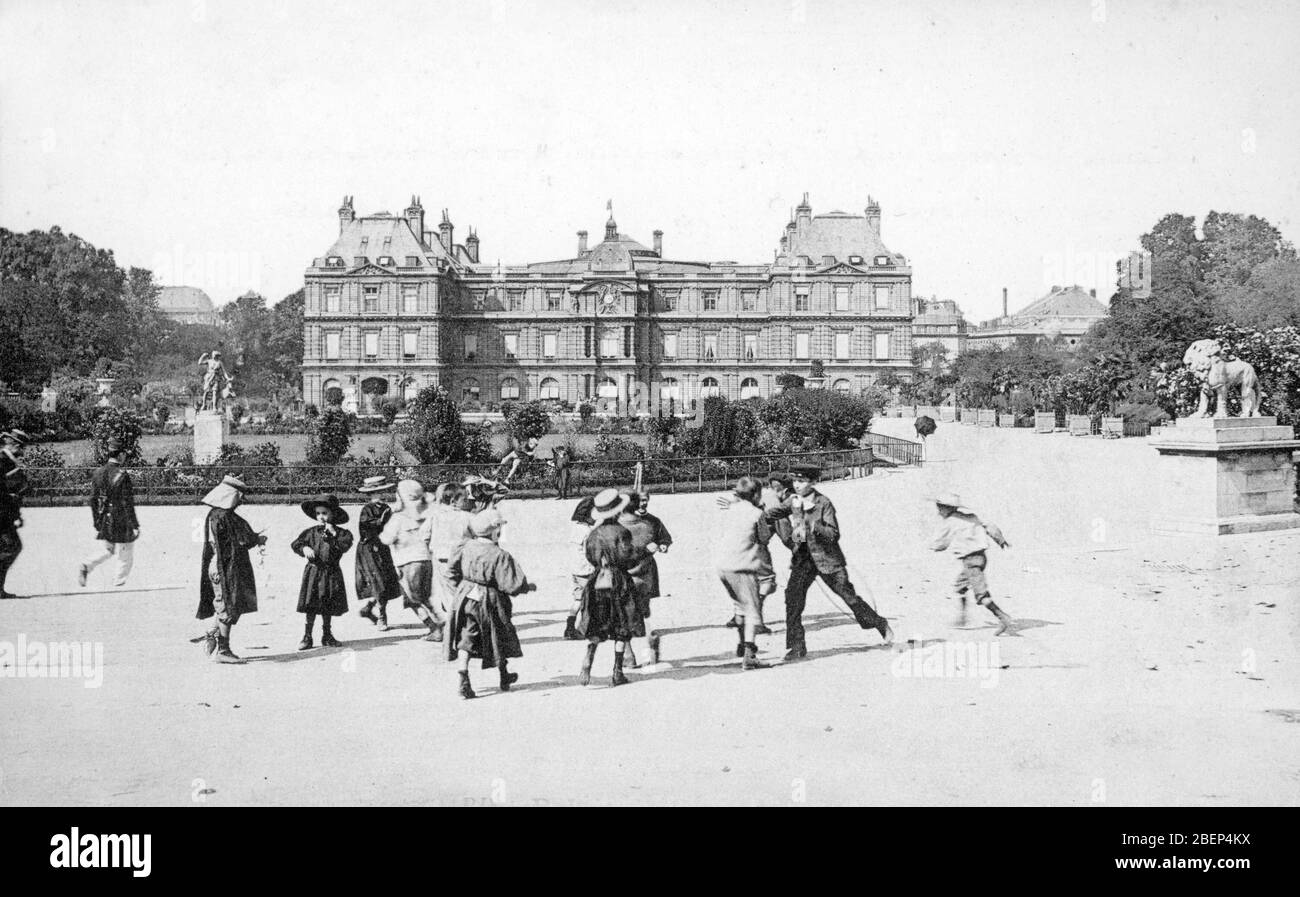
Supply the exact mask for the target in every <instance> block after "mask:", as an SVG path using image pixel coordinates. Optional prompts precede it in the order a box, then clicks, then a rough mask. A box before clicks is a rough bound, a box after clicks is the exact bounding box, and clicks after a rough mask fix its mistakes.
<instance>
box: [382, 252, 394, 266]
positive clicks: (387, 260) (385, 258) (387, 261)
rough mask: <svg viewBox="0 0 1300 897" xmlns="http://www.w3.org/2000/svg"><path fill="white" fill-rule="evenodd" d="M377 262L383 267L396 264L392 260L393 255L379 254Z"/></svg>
mask: <svg viewBox="0 0 1300 897" xmlns="http://www.w3.org/2000/svg"><path fill="white" fill-rule="evenodd" d="M379 264H381V265H383V266H384V267H387V268H391V267H393V266H394V265H395V264H396V262H394V261H393V257H392V256H391V255H381V256H380V257H379Z"/></svg>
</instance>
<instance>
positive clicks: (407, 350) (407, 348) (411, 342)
mask: <svg viewBox="0 0 1300 897" xmlns="http://www.w3.org/2000/svg"><path fill="white" fill-rule="evenodd" d="M419 339H420V334H419V332H418V331H415V330H408V331H406V332H405V333H403V334H402V358H404V359H406V360H407V361H414V360H415V351H416V346H417V345H418V344H419Z"/></svg>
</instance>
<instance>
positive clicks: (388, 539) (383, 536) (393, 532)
mask: <svg viewBox="0 0 1300 897" xmlns="http://www.w3.org/2000/svg"><path fill="white" fill-rule="evenodd" d="M400 522H401V521H400V520H399V519H398V515H397V514H394V515H393V516H392V517H389V518H388V522H387V523H385V524H384V528H383V529H382V530H380V531H379V541H380V542H383V543H384V544H385V545H392V544H393V543H394V542H396V541H397V525H398V524H399V523H400Z"/></svg>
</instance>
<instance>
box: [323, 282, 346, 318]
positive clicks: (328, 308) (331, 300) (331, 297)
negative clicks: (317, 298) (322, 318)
mask: <svg viewBox="0 0 1300 897" xmlns="http://www.w3.org/2000/svg"><path fill="white" fill-rule="evenodd" d="M342 296H343V291H342V290H341V289H340V288H339V287H326V288H325V313H326V314H330V315H336V314H338V313H339V312H340V311H341V310H342V308H343V298H342Z"/></svg>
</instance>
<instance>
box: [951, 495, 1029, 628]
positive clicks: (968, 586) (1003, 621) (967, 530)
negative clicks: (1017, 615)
mask: <svg viewBox="0 0 1300 897" xmlns="http://www.w3.org/2000/svg"><path fill="white" fill-rule="evenodd" d="M934 503H935V506H936V507H937V508H938V510H939V517H940V519H941V522H940V524H939V529H938V530H937V531H936V532H935V535H934V540H933V541H932V542H931V543H930V547H931V548H933V549H934V550H935V551H951V552H952V553H953V554H954V555H956V556H957V558H958V559H959V560H960V561H961V572H960V573H959V574H957V581H956V583H955V584H954V585H955V586H956V589H957V598H958V600H959V601H960V602H961V612H960V614H959V616H958V618H957V625H958V626H965V625H966V592H967V591H971V592H973V593H974V595H975V603H976V604H982V605H984V606H985V607H986V608H988V610H989V612H990V613H992V614H993V616H995V617H997V619H998V628H997V631H996V632H994V633H993V634H994V635H1002V634H1003V633H1004V632H1006V631H1007V630H1009V629H1010V628H1011V626H1012V623H1013V621H1012V619H1011V617H1010V615H1008V614H1007V612H1006V611H1004V610H1003V609H1002V608H1000V607H998V606H997V605H996V604H994V603H993V598H992V596H991V595H990V594H989V585H988V580H987V579H986V578H985V576H984V570H985V568H986V567H987V566H988V555H987V554H986V552H987V551H988V548H989V544H990V542H993V543H996V544H997V545H998V546H999V547H1000V548H1010V547H1011V545H1010V543H1008V542H1007V540H1006V539H1005V538H1003V536H1002V530H1000V529H998V528H997V526H995V525H994V524H992V523H985V522H984V521H982V520H980V519H979V517H978V516H977V515H976V514H975V512H974V511H972V510H971V509H970V508H967V507H965V506H964V505H963V504H962V503H961V496H959V495H958V494H957V493H955V492H945V493H943V494H941V495H938V496H936V497H935V499H934Z"/></svg>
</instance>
